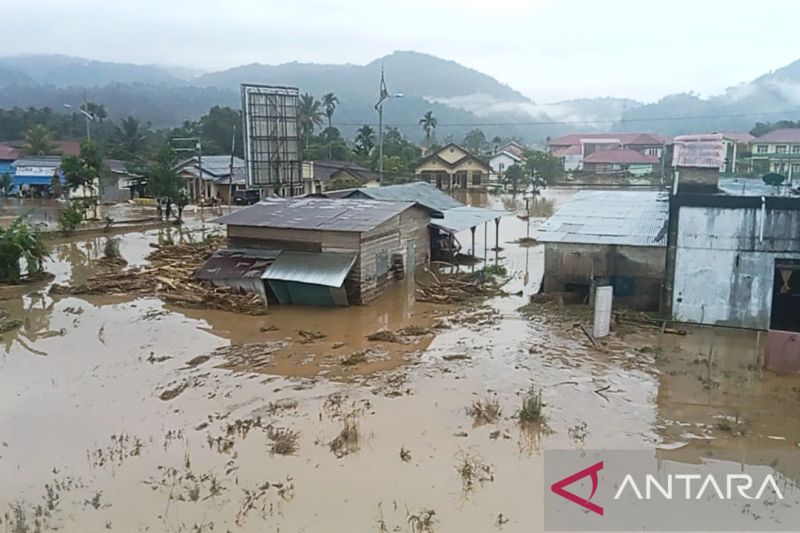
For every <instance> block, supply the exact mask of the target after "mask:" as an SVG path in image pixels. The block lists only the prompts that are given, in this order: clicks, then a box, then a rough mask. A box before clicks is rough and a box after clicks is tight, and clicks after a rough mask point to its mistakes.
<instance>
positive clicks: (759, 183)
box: [718, 177, 797, 196]
mask: <svg viewBox="0 0 800 533" xmlns="http://www.w3.org/2000/svg"><path fill="white" fill-rule="evenodd" d="M718 186H719V189H720V190H721V191H722V192H723V193H725V194H728V195H730V196H789V195H794V194H797V193H795V192H794V191H792V190H791V188H790V187H789V183H788V182H786V183H785V184H784V185H782V186H780V187H775V186H774V185H767V184H766V183H764V180H762V179H761V178H734V177H732V178H720V179H719V183H718Z"/></svg>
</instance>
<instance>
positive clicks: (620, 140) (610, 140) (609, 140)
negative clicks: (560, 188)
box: [547, 132, 670, 172]
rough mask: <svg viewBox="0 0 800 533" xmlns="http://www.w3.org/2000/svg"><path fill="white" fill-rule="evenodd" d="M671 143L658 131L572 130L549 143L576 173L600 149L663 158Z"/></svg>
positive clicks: (550, 147)
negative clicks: (656, 132)
mask: <svg viewBox="0 0 800 533" xmlns="http://www.w3.org/2000/svg"><path fill="white" fill-rule="evenodd" d="M669 142H670V140H669V139H667V138H666V137H662V136H661V135H657V134H655V133H610V132H609V133H570V134H568V135H562V136H561V137H556V138H555V139H551V140H550V141H548V143H547V146H548V149H549V151H550V153H551V154H552V155H553V157H557V158H559V159H561V161H562V164H563V165H564V170H565V171H567V172H574V171H581V170H583V166H584V160H585V158H586V157H587V156H589V155H591V154H593V153H594V152H600V151H612V150H630V151H634V152H639V153H640V154H642V155H644V156H652V157H656V158H658V159H660V158H661V157H662V156H663V155H664V151H665V150H666V146H667V144H668V143H669Z"/></svg>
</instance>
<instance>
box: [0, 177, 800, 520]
mask: <svg viewBox="0 0 800 533" xmlns="http://www.w3.org/2000/svg"><path fill="white" fill-rule="evenodd" d="M570 194H571V191H568V190H551V191H548V192H547V194H546V195H545V198H544V199H540V200H538V201H537V205H536V206H535V207H534V208H533V209H532V212H533V216H532V217H531V218H530V219H528V220H527V221H526V220H522V219H520V218H518V217H515V216H510V217H506V218H504V219H503V222H502V224H501V243H500V246H501V248H503V249H502V250H499V251H497V252H496V254H495V252H493V251H491V250H489V252H488V254H489V257H488V260H489V262H490V263H494V262H495V260H497V261H499V263H500V264H502V265H504V266H505V267H506V268H507V270H508V272H509V277H510V279H509V281H508V283H507V285H506V286H505V288H506V290H507V292H508V293H509V294H510V295H509V296H503V297H498V298H494V299H491V300H489V301H487V302H484V303H482V304H476V305H471V306H467V307H464V308H455V307H451V306H441V305H434V304H423V303H419V302H415V301H414V297H413V291H412V290H410V289H411V288H410V287H406V286H402V285H401V286H398V287H397V290H395V291H393V292H391V293H390V294H387V295H386V296H385V297H384V298H382V299H381V300H379V301H378V302H376V303H375V304H374V305H370V306H354V307H350V308H346V309H309V308H279V307H273V308H271V309H270V310H269V312H268V313H267V314H265V315H261V316H245V315H238V314H232V313H227V312H222V311H202V310H197V309H192V310H188V309H183V308H180V307H176V306H172V305H165V304H164V303H163V302H162V301H160V300H158V299H155V298H132V297H113V298H109V297H103V296H81V297H75V296H62V295H54V296H50V295H49V294H48V291H47V289H48V285H49V283H61V284H72V285H77V284H80V283H83V282H85V280H86V279H87V278H88V277H89V276H91V275H92V274H93V273H94V272H95V271H96V266H95V263H94V261H95V260H96V259H98V258H99V257H100V256H101V255H102V250H103V238H102V237H97V238H91V239H84V240H66V241H64V242H58V243H56V244H55V245H54V253H53V261H52V262H50V263H48V265H47V268H48V270H49V271H51V272H52V273H53V274H55V279H54V280H53V281H48V282H42V283H40V284H39V285H32V286H27V287H17V288H10V289H8V288H6V289H2V290H0V307H2V308H3V309H5V310H6V311H8V312H9V313H10V315H11V316H13V317H16V318H19V319H20V320H22V321H23V323H22V325H21V327H20V328H19V329H16V330H14V331H11V332H8V333H5V334H3V335H2V336H0V342H1V343H2V348H0V479H2V480H3V482H2V484H0V531H13V532H22V531H36V527H37V525H38V526H39V529H41V530H47V529H48V528H50V529H55V528H58V529H59V530H61V531H81V532H83V531H105V530H112V531H193V532H200V531H226V530H231V531H238V530H241V531H292V532H294V531H306V532H318V531H319V532H339V531H343V532H344V531H347V532H352V531H359V532H360V531H365V532H366V531H375V532H386V531H403V532H415V533H416V532H424V531H458V532H471V531H476V532H481V531H498V530H499V531H511V532H516V531H526V532H527V531H537V530H541V529H542V527H543V523H542V514H543V509H542V490H543V489H542V459H541V454H542V451H543V450H545V449H564V448H566V449H597V448H613V449H645V450H651V451H652V452H653V454H654V456H655V457H657V458H658V459H659V460H662V461H677V462H686V463H697V462H699V461H701V460H702V459H703V458H704V457H706V456H707V455H709V454H712V453H713V454H714V456H715V457H717V458H718V459H719V460H726V461H735V462H740V463H742V464H754V465H763V466H764V467H765V468H770V469H772V468H774V469H775V474H776V475H778V476H780V478H781V479H784V480H787V481H788V482H790V483H796V482H797V480H800V465H796V467H795V468H792V467H791V465H789V467H787V465H784V464H781V465H775V466H770V465H771V464H772V459H771V458H770V456H769V450H775V451H776V452H777V451H783V450H787V449H796V448H797V447H798V443H800V423H799V422H800V378H798V377H796V376H778V375H775V374H772V373H768V372H764V371H762V370H761V369H760V364H759V354H760V350H761V346H762V343H763V339H762V338H761V336H760V335H759V334H757V333H754V332H745V331H732V330H720V329H710V328H687V335H686V336H680V335H660V334H659V331H658V329H657V328H655V327H650V326H644V325H641V324H633V323H628V322H622V323H619V324H617V325H616V326H615V330H614V333H613V334H612V336H611V337H609V338H608V339H606V340H604V341H603V342H602V343H601V346H600V347H599V349H597V348H595V347H593V346H592V344H591V343H590V342H589V341H588V339H587V338H586V337H585V335H584V334H583V333H582V332H581V331H580V329H578V328H575V327H574V326H573V324H575V323H586V324H587V325H588V323H589V322H588V314H587V313H586V310H585V309H582V308H580V307H572V306H567V307H566V308H564V309H561V308H559V307H558V306H553V305H546V304H545V305H539V304H534V305H530V306H526V303H527V301H528V296H529V295H530V294H533V293H535V292H537V290H538V285H539V283H540V280H541V269H542V264H543V248H542V246H541V245H536V244H531V243H529V242H528V243H524V244H520V243H519V242H518V241H519V239H520V238H521V237H525V236H526V235H528V234H530V235H532V236H533V237H535V235H536V226H537V225H538V224H539V223H540V222H541V220H543V218H544V217H547V216H549V214H550V213H552V210H553V209H554V207H556V206H557V205H558V204H559V203H560V202H562V201H564V200H565V199H567V198H569V196H570ZM468 200H471V201H472V202H473V203H478V204H480V203H486V202H489V203H492V204H493V205H497V206H499V205H505V207H506V208H511V209H515V208H521V207H524V202H522V203H521V204H520V202H519V201H513V200H511V199H509V198H503V199H500V198H491V199H487V198H485V197H475V198H470V199H468ZM529 224H530V226H529ZM214 231H216V229H215V228H214V227H213V226H211V225H209V224H207V223H205V222H204V221H203V220H200V219H196V218H193V219H191V220H190V223H189V224H188V225H187V228H186V229H184V230H180V231H179V230H177V229H174V228H162V229H158V230H151V231H146V232H143V233H128V234H125V235H123V236H122V237H121V241H120V250H121V252H122V255H123V257H124V258H125V259H126V260H127V262H128V265H129V266H131V267H136V266H140V265H144V264H146V259H145V258H146V256H147V255H148V254H149V253H150V251H151V250H152V248H151V247H150V244H151V243H154V242H164V241H167V240H172V241H180V240H181V239H182V238H183V239H197V238H203V237H204V236H205V235H207V234H209V233H212V232H214ZM476 233H477V237H478V239H477V243H476V250H477V252H478V255H483V250H484V249H485V248H492V247H493V246H494V235H493V233H494V232H493V228H491V227H490V228H489V231H488V237H489V243H488V245H487V246H484V241H483V231H482V230H481V229H479V230H478V231H477V232H476ZM188 234H191V235H192V236H191V237H188V236H187V235H188ZM459 237H460V240H461V242H462V244H464V246H465V248H468V247H469V246H470V241H469V232H467V234H466V235H460V236H459ZM476 268H480V264H478V265H477V267H476ZM521 308H522V309H521ZM408 327H412V328H411V329H408V330H405V332H411V333H415V334H411V335H404V334H403V332H400V333H399V339H395V340H400V341H401V342H389V341H381V340H378V341H370V340H368V339H367V336H368V335H369V334H372V333H374V332H376V331H380V330H384V329H389V330H392V331H398V330H401V329H402V328H408ZM428 330H430V333H428ZM531 385H534V386H535V387H537V388H538V390H540V391H541V393H542V399H543V401H544V404H545V406H544V408H543V412H544V416H545V420H543V421H542V422H541V423H538V424H537V423H534V424H526V425H520V424H519V422H518V420H517V418H516V415H517V412H518V411H519V409H520V406H521V402H522V396H523V394H524V392H525V391H527V390H528V389H529V388H530V386H531ZM477 401H480V402H482V403H481V404H480V405H481V406H483V407H486V406H493V408H491V409H488V410H487V409H482V410H478V411H477V412H476V411H475V410H474V409H470V408H471V407H474V405H475V403H476V402H477ZM498 409H499V413H498V412H497V410H498ZM487 413H488V414H487ZM475 415H477V416H475ZM750 450H759V453H758V454H755V453H752V454H751V453H749V451H750ZM765 450H766V453H765ZM770 512H775V511H774V510H770V509H766V510H765V511H764V513H765V516H769V513H770ZM776 519H777V520H780V519H782V517H781V516H778V517H777V518H776Z"/></svg>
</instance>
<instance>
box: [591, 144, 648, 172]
mask: <svg viewBox="0 0 800 533" xmlns="http://www.w3.org/2000/svg"><path fill="white" fill-rule="evenodd" d="M659 163H660V160H659V158H658V157H657V156H654V155H645V154H642V153H641V152H637V151H635V150H599V151H596V152H592V153H591V154H589V155H587V156H586V157H584V158H583V171H584V172H588V173H591V174H600V175H606V176H608V175H612V176H619V177H625V176H647V175H650V174H653V173H654V172H655V171H656V169H657V168H658V165H659Z"/></svg>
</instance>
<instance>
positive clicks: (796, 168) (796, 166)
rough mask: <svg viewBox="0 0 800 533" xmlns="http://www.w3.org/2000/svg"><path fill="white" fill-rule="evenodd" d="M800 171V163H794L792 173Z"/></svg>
mask: <svg viewBox="0 0 800 533" xmlns="http://www.w3.org/2000/svg"><path fill="white" fill-rule="evenodd" d="M796 172H800V163H792V174H794V173H796Z"/></svg>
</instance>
